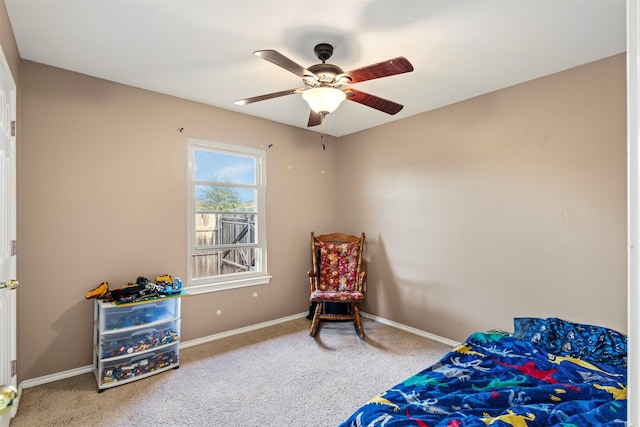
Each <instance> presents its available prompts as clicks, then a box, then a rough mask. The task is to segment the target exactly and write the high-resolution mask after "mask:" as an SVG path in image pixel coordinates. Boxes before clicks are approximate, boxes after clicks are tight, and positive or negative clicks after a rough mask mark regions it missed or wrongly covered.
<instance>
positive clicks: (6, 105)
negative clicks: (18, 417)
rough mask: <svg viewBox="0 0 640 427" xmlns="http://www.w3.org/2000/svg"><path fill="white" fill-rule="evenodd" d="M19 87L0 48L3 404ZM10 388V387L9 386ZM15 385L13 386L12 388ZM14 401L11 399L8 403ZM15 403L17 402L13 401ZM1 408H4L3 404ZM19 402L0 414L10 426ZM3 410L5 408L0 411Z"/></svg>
mask: <svg viewBox="0 0 640 427" xmlns="http://www.w3.org/2000/svg"><path fill="white" fill-rule="evenodd" d="M15 105H16V86H15V83H14V80H13V77H12V76H11V70H10V69H9V65H8V64H7V60H6V58H5V56H4V53H3V52H2V49H0V110H1V111H0V406H7V400H8V399H10V400H13V399H12V397H11V395H12V392H11V390H15V388H16V387H17V378H16V375H15V366H16V365H15V363H16V362H15V360H16V291H15V287H16V286H17V282H15V280H14V279H15V278H16V254H15V243H14V242H15V240H16V144H15V141H16V138H15V136H14V135H13V134H14V133H15V132H14V131H13V130H12V129H13V128H14V124H13V123H14V121H15V116H16V115H15ZM7 386H8V387H9V388H8V387H7ZM11 387H12V388H11ZM9 403H12V402H9ZM13 403H15V402H13ZM0 409H2V408H1V407H0ZM16 410H17V405H16V404H13V405H11V409H8V408H7V412H6V413H5V414H3V415H0V427H7V426H8V425H9V421H10V419H11V418H12V417H13V416H14V415H15V412H16ZM1 412H4V411H1Z"/></svg>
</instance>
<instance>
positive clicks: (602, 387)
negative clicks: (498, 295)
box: [341, 317, 627, 427]
mask: <svg viewBox="0 0 640 427" xmlns="http://www.w3.org/2000/svg"><path fill="white" fill-rule="evenodd" d="M626 366H627V339H626V337H625V336H624V335H622V334H620V333H618V332H616V331H614V330H611V329H608V328H604V327H599V326H594V325H585V324H579V323H573V322H568V321H565V320H562V319H558V318H545V319H543V318H533V317H523V318H516V319H514V331H513V333H507V332H504V331H488V332H476V333H473V334H472V335H471V336H469V337H468V338H467V340H466V341H465V342H463V343H462V344H460V345H458V346H457V347H455V348H454V349H453V350H452V351H451V352H449V353H447V354H446V355H445V356H444V357H442V358H441V359H440V360H439V361H438V362H436V363H435V364H433V365H431V366H430V367H428V368H426V369H424V370H423V371H421V372H419V373H417V374H416V375H414V376H412V377H410V378H407V379H406V380H405V381H403V382H402V383H400V384H397V385H396V386H395V387H392V388H390V389H389V390H387V391H385V392H383V393H381V394H380V395H378V396H376V397H374V398H372V399H371V400H369V401H368V402H367V403H366V404H364V405H363V406H362V407H360V408H359V409H358V410H356V411H355V412H354V413H353V414H352V415H351V416H350V417H349V418H348V419H347V420H346V421H345V422H343V423H342V424H341V427H360V426H368V427H375V426H385V427H394V426H420V427H427V426H429V427H433V426H447V427H458V426H496V427H500V426H513V427H532V426H563V427H571V426H597V425H606V426H623V425H625V424H626V423H625V420H626V418H627V388H626V387H627V372H626V371H627V370H626Z"/></svg>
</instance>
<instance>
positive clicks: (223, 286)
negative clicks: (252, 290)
mask: <svg viewBox="0 0 640 427" xmlns="http://www.w3.org/2000/svg"><path fill="white" fill-rule="evenodd" d="M270 281H271V276H260V277H252V278H250V279H241V280H230V281H228V282H218V283H207V284H204V285H195V286H189V287H185V288H184V289H185V291H187V292H189V294H190V295H198V294H206V293H209V292H218V291H227V290H229V289H238V288H245V287H247V286H258V285H266V284H267V283H269V282H270Z"/></svg>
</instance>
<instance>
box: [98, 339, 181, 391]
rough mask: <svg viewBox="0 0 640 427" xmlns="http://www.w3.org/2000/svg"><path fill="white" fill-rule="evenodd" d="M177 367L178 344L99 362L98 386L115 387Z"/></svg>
mask: <svg viewBox="0 0 640 427" xmlns="http://www.w3.org/2000/svg"><path fill="white" fill-rule="evenodd" d="M177 366H178V344H177V343H176V344H174V345H172V346H170V347H167V348H166V349H162V350H159V351H150V352H146V353H141V354H137V355H135V356H132V357H125V358H119V359H115V360H110V361H101V362H100V363H99V366H98V372H99V373H100V385H102V386H111V385H117V384H120V383H123V382H128V380H134V379H137V378H139V377H143V376H148V375H151V374H154V373H157V372H159V371H161V370H166V369H169V368H173V367H177Z"/></svg>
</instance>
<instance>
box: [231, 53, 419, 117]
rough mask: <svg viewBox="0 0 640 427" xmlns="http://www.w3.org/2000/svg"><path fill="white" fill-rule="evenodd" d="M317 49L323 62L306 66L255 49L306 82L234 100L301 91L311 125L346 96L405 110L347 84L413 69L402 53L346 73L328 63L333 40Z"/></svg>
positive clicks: (387, 110)
mask: <svg viewBox="0 0 640 427" xmlns="http://www.w3.org/2000/svg"><path fill="white" fill-rule="evenodd" d="M314 53H315V55H316V57H318V59H319V60H320V61H322V63H320V64H315V65H312V66H310V67H308V68H304V67H302V66H301V65H298V64H296V63H295V62H293V61H292V60H291V59H289V58H287V57H286V56H284V55H282V54H281V53H279V52H277V51H275V50H258V51H256V52H254V54H255V55H257V56H259V57H261V58H263V59H265V60H267V61H269V62H272V63H274V64H276V65H277V66H279V67H282V68H284V69H285V70H287V71H289V72H291V73H293V74H295V75H296V76H298V77H301V78H302V82H303V83H304V85H305V86H304V87H299V88H295V89H289V90H283V91H280V92H274V93H269V94H266V95H260V96H254V97H252V98H246V99H240V100H237V101H235V103H236V104H238V105H247V104H251V103H254V102H258V101H264V100H267V99H272V98H278V97H281V96H286V95H293V94H298V93H301V94H302V97H303V98H304V100H305V101H307V103H308V104H309V107H310V108H311V114H310V115H309V122H308V124H307V126H308V127H311V126H317V125H319V124H321V123H323V121H324V117H325V116H326V115H327V114H329V113H332V112H333V111H335V109H336V108H338V106H339V105H340V103H341V102H342V101H344V100H345V99H348V100H350V101H354V102H357V103H359V104H362V105H366V106H367V107H371V108H375V109H376V110H379V111H382V112H384V113H387V114H396V113H398V112H399V111H400V110H402V108H403V106H402V105H400V104H398V103H396V102H393V101H389V100H388V99H384V98H380V97H378V96H375V95H371V94H369V93H365V92H362V91H359V90H356V89H353V88H351V87H348V86H349V85H351V84H353V83H359V82H363V81H366V80H373V79H379V78H381V77H388V76H393V75H395V74H402V73H408V72H410V71H413V66H412V65H411V63H410V62H409V61H408V60H407V59H406V58H404V57H402V56H399V57H397V58H393V59H390V60H388V61H384V62H379V63H377V64H372V65H368V66H366V67H362V68H358V69H356V70H352V71H348V72H346V73H345V72H344V71H342V68H340V67H338V66H337V65H333V64H327V63H326V61H327V60H328V59H329V58H331V55H333V46H331V45H330V44H328V43H320V44H318V45H316V47H315V48H314Z"/></svg>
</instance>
